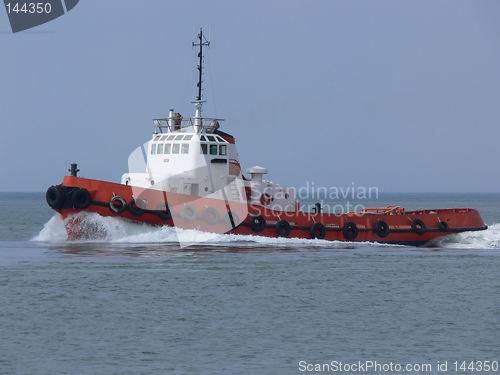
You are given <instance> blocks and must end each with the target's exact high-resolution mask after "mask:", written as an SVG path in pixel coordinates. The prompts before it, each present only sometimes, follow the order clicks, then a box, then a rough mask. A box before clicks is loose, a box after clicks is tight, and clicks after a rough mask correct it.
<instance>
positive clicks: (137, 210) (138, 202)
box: [127, 199, 146, 216]
mask: <svg viewBox="0 0 500 375" xmlns="http://www.w3.org/2000/svg"><path fill="white" fill-rule="evenodd" d="M127 208H128V210H129V211H130V213H131V214H132V215H134V216H141V215H142V214H143V213H144V209H145V208H146V204H145V202H144V201H143V200H142V199H132V200H131V201H130V203H129V204H128V207H127Z"/></svg>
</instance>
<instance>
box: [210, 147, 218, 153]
mask: <svg viewBox="0 0 500 375" xmlns="http://www.w3.org/2000/svg"><path fill="white" fill-rule="evenodd" d="M210 155H217V145H210Z"/></svg>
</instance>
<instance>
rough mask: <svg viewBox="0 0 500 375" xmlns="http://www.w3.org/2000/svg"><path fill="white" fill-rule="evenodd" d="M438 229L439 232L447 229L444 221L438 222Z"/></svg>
mask: <svg viewBox="0 0 500 375" xmlns="http://www.w3.org/2000/svg"><path fill="white" fill-rule="evenodd" d="M438 227H439V229H440V230H441V232H446V231H447V230H448V228H449V226H448V223H447V222H446V221H440V222H439V224H438Z"/></svg>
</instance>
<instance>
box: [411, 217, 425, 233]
mask: <svg viewBox="0 0 500 375" xmlns="http://www.w3.org/2000/svg"><path fill="white" fill-rule="evenodd" d="M411 230H412V231H414V232H415V233H416V234H424V233H425V232H427V227H426V226H425V223H424V222H423V221H422V220H420V219H414V220H412V222H411Z"/></svg>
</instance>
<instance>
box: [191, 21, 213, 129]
mask: <svg viewBox="0 0 500 375" xmlns="http://www.w3.org/2000/svg"><path fill="white" fill-rule="evenodd" d="M209 45H210V41H208V40H207V39H206V38H205V37H204V36H203V29H202V28H201V27H200V33H199V34H198V41H197V42H193V47H200V51H199V52H198V58H199V59H200V60H199V63H198V67H197V68H198V84H197V86H198V96H197V97H196V100H195V101H194V102H193V103H195V107H196V113H195V115H194V126H195V129H196V132H200V130H201V127H202V119H201V108H202V105H203V100H202V99H201V84H202V78H203V46H207V47H208V46H209Z"/></svg>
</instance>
